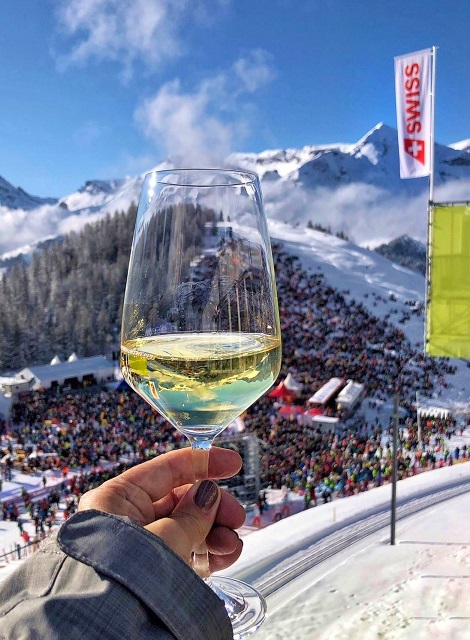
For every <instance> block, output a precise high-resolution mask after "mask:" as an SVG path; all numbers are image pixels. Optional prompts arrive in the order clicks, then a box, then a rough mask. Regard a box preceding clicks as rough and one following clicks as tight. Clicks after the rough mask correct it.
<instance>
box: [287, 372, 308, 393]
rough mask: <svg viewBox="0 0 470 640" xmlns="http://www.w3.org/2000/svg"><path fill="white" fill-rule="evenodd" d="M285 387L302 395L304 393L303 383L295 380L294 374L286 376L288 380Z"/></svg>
mask: <svg viewBox="0 0 470 640" xmlns="http://www.w3.org/2000/svg"><path fill="white" fill-rule="evenodd" d="M284 386H285V388H286V389H288V390H289V391H293V392H295V393H300V392H301V391H302V389H303V386H304V385H303V384H302V383H301V382H298V381H297V380H296V379H295V378H294V376H293V375H292V373H288V374H287V376H286V379H285V380H284Z"/></svg>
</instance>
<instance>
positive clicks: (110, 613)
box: [0, 510, 233, 640]
mask: <svg viewBox="0 0 470 640" xmlns="http://www.w3.org/2000/svg"><path fill="white" fill-rule="evenodd" d="M79 638H80V639H81V640H120V639H121V638H122V640H137V639H138V640H150V639H153V640H155V639H158V640H175V638H176V639H178V640H199V639H200V640H231V639H232V638H233V634H232V627H231V624H230V621H229V618H228V616H227V614H226V612H225V607H224V605H223V603H222V601H221V600H219V598H218V597H217V596H216V595H215V594H214V593H213V592H212V591H211V589H210V588H209V587H208V586H207V585H206V584H205V583H204V582H203V581H202V580H201V579H200V578H199V577H198V576H197V575H196V574H195V573H194V571H193V570H192V569H191V568H190V567H188V566H187V565H186V564H185V563H184V562H183V561H182V560H181V559H180V558H179V557H178V556H176V554H174V553H173V551H172V550H171V549H169V548H168V547H167V546H166V545H165V544H164V542H163V541H162V540H161V539H160V538H158V537H157V536H154V535H153V534H151V533H150V532H148V531H146V530H145V529H143V528H142V527H139V526H138V525H136V524H134V523H133V522H131V521H130V520H129V519H128V518H122V517H119V516H113V515H110V514H105V513H102V512H100V511H96V510H89V511H81V512H79V513H76V514H75V515H74V516H73V517H72V518H70V520H68V521H67V522H66V523H65V524H63V525H62V527H61V528H60V529H59V532H58V534H57V536H50V537H49V538H48V539H46V540H45V541H44V542H43V543H42V545H41V548H40V549H39V550H38V551H37V552H36V553H35V554H34V555H33V556H31V557H30V558H28V559H27V560H25V561H24V562H23V563H22V564H21V565H20V566H19V568H18V569H17V570H16V571H15V572H14V573H13V574H11V575H10V576H9V577H8V578H7V579H6V580H5V581H4V582H3V583H2V584H1V585H0V639H1V640H3V639H8V640H10V639H14V640H36V639H37V640H46V639H47V640H59V639H61V640H62V639H64V640H78V639H79Z"/></svg>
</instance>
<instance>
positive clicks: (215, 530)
mask: <svg viewBox="0 0 470 640" xmlns="http://www.w3.org/2000/svg"><path fill="white" fill-rule="evenodd" d="M241 464H242V460H241V458H240V456H239V455H238V454H237V453H236V452H235V451H231V450H230V449H221V448H218V447H211V449H210V451H209V470H208V476H209V477H210V478H214V479H222V478H230V477H231V476H233V475H235V474H236V473H237V472H238V471H239V470H240V467H241ZM193 478H194V468H193V453H192V450H191V449H190V448H187V449H178V450H175V451H170V452H169V453H165V454H163V455H160V456H157V457H156V458H154V459H153V460H149V461H148V462H144V463H142V464H139V465H137V466H135V467H132V468H131V469H128V470H127V471H124V473H122V474H121V475H119V476H117V477H116V478H112V479H111V480H108V481H107V482H104V483H103V484H102V485H101V486H100V487H98V488H97V489H92V490H91V491H88V492H87V493H85V494H84V495H83V496H82V498H81V499H80V503H79V506H78V510H79V511H84V510H86V509H98V510H100V511H103V512H105V513H112V514H115V515H121V516H128V517H129V518H130V519H131V520H133V521H134V522H136V523H138V524H140V525H142V526H144V527H145V528H146V529H147V530H148V531H150V532H151V533H153V534H155V535H157V536H159V537H160V538H161V539H162V540H163V541H164V542H165V543H166V544H167V545H168V546H169V547H170V548H171V549H172V550H173V551H174V552H175V553H176V554H178V555H179V556H180V557H181V558H182V559H183V560H184V561H185V562H187V563H188V564H190V562H191V556H192V553H193V552H194V551H196V550H197V549H198V547H200V545H201V544H202V543H203V542H204V541H205V542H206V544H207V548H208V550H209V566H210V570H211V572H213V571H220V570H223V569H225V568H227V567H229V566H230V565H231V564H233V563H234V562H235V560H237V559H238V557H239V556H240V553H241V550H242V546H243V545H242V541H241V540H240V538H239V536H238V534H237V533H236V532H235V531H234V529H238V527H241V525H242V524H243V522H244V521H245V511H244V509H243V507H242V506H241V505H240V504H239V502H238V501H237V500H236V499H235V498H234V497H233V496H231V495H230V494H229V493H227V492H226V491H222V490H221V489H220V488H219V487H218V486H217V484H216V483H215V482H212V481H210V480H209V481H207V480H202V481H199V482H196V483H195V484H193V485H192V484H190V483H192V481H193Z"/></svg>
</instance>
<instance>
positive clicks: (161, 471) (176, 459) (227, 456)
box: [122, 447, 242, 502]
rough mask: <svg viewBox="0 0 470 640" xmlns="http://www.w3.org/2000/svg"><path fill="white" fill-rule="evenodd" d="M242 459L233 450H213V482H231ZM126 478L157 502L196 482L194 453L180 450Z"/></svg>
mask: <svg viewBox="0 0 470 640" xmlns="http://www.w3.org/2000/svg"><path fill="white" fill-rule="evenodd" d="M241 465H242V459H241V457H240V456H239V455H238V453H236V452H235V451H232V450H231V449H222V448H219V447H211V449H210V451H209V471H208V476H209V477H210V478H214V479H219V478H230V477H232V476H234V475H235V474H236V473H238V471H239V470H240V468H241ZM122 478H123V479H124V480H125V481H126V482H129V483H132V484H134V485H135V486H137V487H138V488H139V489H141V490H143V491H144V492H145V493H146V494H147V495H148V496H149V497H150V499H151V500H152V502H157V501H158V500H160V499H161V498H162V497H163V496H166V494H168V493H170V492H171V491H172V490H173V489H175V488H176V487H181V486H182V485H186V484H189V483H191V482H193V480H194V467H193V455H192V450H191V449H190V448H189V447H188V448H186V449H178V450H176V451H170V452H169V453H165V454H164V455H161V456H158V457H157V458H154V459H153V460H149V461H148V462H144V463H142V464H140V465H137V466H136V467H133V468H132V469H128V470H127V471H125V472H124V473H123V474H122Z"/></svg>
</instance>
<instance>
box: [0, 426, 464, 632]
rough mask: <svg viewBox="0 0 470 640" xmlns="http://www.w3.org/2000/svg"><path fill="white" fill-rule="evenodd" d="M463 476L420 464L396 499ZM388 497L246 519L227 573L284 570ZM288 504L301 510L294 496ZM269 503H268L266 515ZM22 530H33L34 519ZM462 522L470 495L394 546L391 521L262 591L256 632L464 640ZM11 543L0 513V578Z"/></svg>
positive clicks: (15, 485)
mask: <svg viewBox="0 0 470 640" xmlns="http://www.w3.org/2000/svg"><path fill="white" fill-rule="evenodd" d="M466 438H467V441H468V440H469V437H468V436H466ZM47 480H48V487H49V486H52V485H53V484H54V483H55V482H58V481H59V478H58V477H57V476H56V477H54V476H53V475H52V474H49V475H48V477H47ZM465 481H467V482H470V464H469V463H463V464H456V465H454V466H451V467H444V468H442V469H440V470H436V471H430V472H425V473H423V474H421V475H418V476H414V477H412V478H409V479H407V480H402V481H400V482H399V483H398V485H397V496H398V498H397V502H398V504H400V503H401V502H404V501H405V500H407V499H408V500H409V499H410V498H412V497H413V496H416V495H421V494H422V492H423V491H426V492H431V491H433V490H437V489H438V488H440V487H445V486H447V485H449V484H455V483H459V482H465ZM23 483H27V486H28V489H29V490H33V489H34V487H36V488H38V489H39V488H40V487H41V477H40V476H39V475H38V476H35V477H33V478H32V477H31V476H25V477H22V476H20V475H19V474H16V473H15V476H14V482H12V483H5V484H4V490H3V492H2V497H5V494H6V493H9V494H10V495H11V492H16V491H18V490H19V485H20V484H23ZM390 496H391V487H390V485H388V486H383V487H380V488H377V489H372V490H370V491H369V492H366V493H361V494H359V495H356V496H353V497H350V498H344V499H341V500H336V501H334V502H332V503H328V504H325V505H319V506H318V507H316V508H311V509H309V510H308V511H301V512H297V513H295V514H294V515H291V516H290V517H288V518H285V519H283V520H281V521H280V522H278V523H276V524H272V525H270V526H266V527H265V528H263V529H260V530H254V528H253V527H250V526H245V527H243V528H242V530H241V534H242V537H243V541H244V548H243V553H242V556H241V558H240V559H239V560H238V561H237V562H236V563H235V564H234V565H233V566H232V567H231V568H230V569H229V570H226V571H224V575H231V576H234V577H237V578H238V579H242V580H243V579H247V577H248V578H250V580H248V581H250V582H252V583H253V584H255V585H258V586H260V585H261V584H262V583H263V580H265V581H266V577H268V578H269V573H270V571H272V568H273V567H274V568H276V567H278V566H279V565H281V566H282V567H283V568H284V570H285V571H286V570H289V566H290V564H293V563H294V561H296V560H298V557H299V555H300V556H301V558H302V557H303V555H302V554H304V555H305V553H306V551H305V549H306V548H307V547H308V546H309V545H313V548H314V549H315V548H317V547H319V546H320V545H321V542H320V541H321V539H322V537H324V536H325V535H331V534H332V532H335V531H336V532H340V533H341V531H342V529H344V527H345V526H346V525H347V524H350V523H351V522H357V523H358V524H359V526H360V527H361V526H363V523H364V522H365V521H366V519H367V518H368V517H371V516H372V515H373V514H376V513H378V512H379V511H380V510H381V509H382V510H383V509H386V508H387V505H389V504H390ZM271 501H272V502H275V496H271ZM291 506H292V507H293V510H294V511H295V510H296V509H299V508H300V500H299V499H298V498H297V500H296V502H292V503H291ZM275 508H276V507H275V504H272V506H271V508H270V509H269V511H268V512H267V515H266V522H267V521H268V519H271V517H272V515H273V514H274V512H275ZM248 520H249V518H247V522H248ZM25 528H26V529H27V530H28V531H29V533H30V534H33V527H32V525H31V523H27V524H26V525H25ZM469 530H470V493H464V494H463V495H461V496H458V497H455V498H453V499H451V500H448V501H446V502H442V503H439V504H431V506H430V507H429V508H427V509H426V510H424V511H420V512H419V513H417V514H415V515H412V516H411V517H409V518H406V519H404V520H399V521H398V524H397V540H396V545H395V546H392V545H390V530H389V527H388V526H386V527H385V528H382V529H381V530H379V531H378V532H376V533H375V534H372V535H369V536H367V537H366V538H364V539H361V540H359V542H357V543H355V544H354V545H352V546H351V547H347V548H346V549H343V550H342V551H341V552H338V553H336V554H334V555H332V557H330V558H328V559H327V560H325V561H323V562H321V563H320V564H319V565H317V566H315V567H314V568H313V569H312V570H310V571H308V572H307V573H305V574H302V575H301V576H300V577H298V578H296V579H295V580H293V581H291V582H290V583H288V584H287V585H286V586H283V587H282V588H281V589H280V590H278V591H275V592H274V593H273V594H272V595H269V596H268V597H267V604H268V615H267V619H266V621H265V622H264V624H263V625H262V626H261V628H260V629H259V630H258V631H257V632H256V634H255V635H254V636H253V638H254V640H255V639H256V640H285V638H289V640H305V639H306V638H316V639H317V640H343V638H348V640H377V639H378V638H387V640H406V639H407V638H413V639H414V640H421V639H423V640H424V639H427V638H428V637H429V634H431V633H432V634H433V636H434V638H436V640H444V639H445V640H448V639H449V638H452V639H454V638H455V639H456V640H459V639H460V638H461V639H465V638H468V637H469V636H468V618H469V614H468V584H469V583H468V581H469V579H470V538H469V536H468V531H469ZM18 541H19V532H18V527H17V525H16V523H11V522H9V521H7V522H5V521H0V552H1V553H3V549H5V550H7V551H9V550H10V549H12V554H11V556H10V557H9V560H8V562H3V566H2V565H0V581H1V580H4V579H5V578H6V577H7V576H8V575H9V574H10V573H11V572H12V571H14V570H15V568H16V567H17V566H18V564H19V562H20V561H18V560H15V559H14V557H15V553H14V549H15V545H16V542H18ZM299 550H300V551H299Z"/></svg>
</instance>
